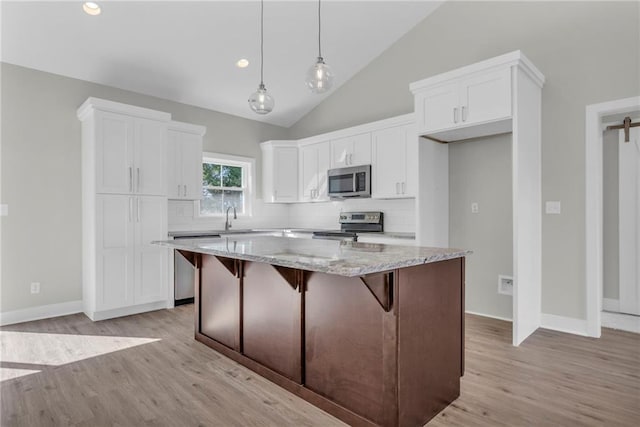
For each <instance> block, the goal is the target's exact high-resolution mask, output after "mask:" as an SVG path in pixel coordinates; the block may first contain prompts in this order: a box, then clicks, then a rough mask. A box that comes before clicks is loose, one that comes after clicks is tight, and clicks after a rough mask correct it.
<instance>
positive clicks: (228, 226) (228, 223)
mask: <svg viewBox="0 0 640 427" xmlns="http://www.w3.org/2000/svg"><path fill="white" fill-rule="evenodd" d="M232 207H233V219H238V215H236V208H235V206H229V207H228V208H227V220H226V221H225V223H224V229H225V231H229V229H230V228H231V221H229V209H231V208H232Z"/></svg>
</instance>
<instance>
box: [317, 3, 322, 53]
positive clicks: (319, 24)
mask: <svg viewBox="0 0 640 427" xmlns="http://www.w3.org/2000/svg"><path fill="white" fill-rule="evenodd" d="M321 28H322V25H321V23H320V0H318V57H319V58H322V50H321V48H320V29H321Z"/></svg>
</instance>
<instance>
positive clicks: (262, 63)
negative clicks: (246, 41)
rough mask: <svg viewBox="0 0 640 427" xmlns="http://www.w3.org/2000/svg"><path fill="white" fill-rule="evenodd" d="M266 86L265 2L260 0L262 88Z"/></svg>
mask: <svg viewBox="0 0 640 427" xmlns="http://www.w3.org/2000/svg"><path fill="white" fill-rule="evenodd" d="M262 85H264V0H260V86H262Z"/></svg>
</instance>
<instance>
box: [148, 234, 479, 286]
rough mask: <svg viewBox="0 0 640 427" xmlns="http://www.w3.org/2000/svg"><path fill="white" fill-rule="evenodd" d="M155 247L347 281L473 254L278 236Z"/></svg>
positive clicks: (177, 242)
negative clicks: (278, 267) (216, 256)
mask: <svg viewBox="0 0 640 427" xmlns="http://www.w3.org/2000/svg"><path fill="white" fill-rule="evenodd" d="M153 243H154V244H157V245H161V246H166V247H169V248H173V249H182V250H186V251H190V252H197V253H203V254H209V255H218V256H223V257H228V258H236V259H242V260H246V261H258V262H265V263H269V264H274V265H279V266H283V267H291V268H298V269H301V270H309V271H319V272H323V273H331V274H338V275H341V276H348V277H354V276H361V275H364V274H370V273H377V272H381V271H388V270H394V269H396V268H402V267H411V266H414V265H420V264H426V263H431V262H437V261H444V260H447V259H452V258H460V257H464V256H466V255H468V254H471V251H467V250H464V249H448V248H426V247H417V246H398V245H383V244H377V243H359V242H350V241H340V240H318V239H291V238H287V237H275V236H246V237H245V236H233V237H214V238H207V239H203V238H198V239H195V238H194V239H180V240H165V241H157V242H153Z"/></svg>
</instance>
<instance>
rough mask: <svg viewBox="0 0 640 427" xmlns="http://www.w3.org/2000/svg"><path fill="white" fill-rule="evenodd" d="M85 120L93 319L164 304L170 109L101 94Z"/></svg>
mask: <svg viewBox="0 0 640 427" xmlns="http://www.w3.org/2000/svg"><path fill="white" fill-rule="evenodd" d="M78 118H79V119H80V120H81V121H82V210H83V211H82V228H83V250H82V256H83V259H82V262H83V278H82V281H83V305H84V312H85V314H86V315H87V316H88V317H89V318H91V319H92V320H102V319H108V318H112V317H118V316H124V315H129V314H134V313H140V312H143V311H149V310H154V309H159V308H165V307H167V306H169V304H170V303H171V299H170V295H169V292H168V280H167V279H168V277H167V272H168V269H167V260H168V257H167V254H166V250H164V249H163V248H161V247H159V246H155V245H151V244H150V242H151V241H153V240H164V239H166V238H167V175H168V174H167V133H168V125H169V121H170V119H171V116H170V114H168V113H164V112H159V111H154V110H149V109H146V108H140V107H134V106H130V105H125V104H120V103H116V102H112V101H106V100H102V99H97V98H89V99H87V100H86V101H85V103H84V104H82V106H81V107H80V108H79V109H78Z"/></svg>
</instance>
